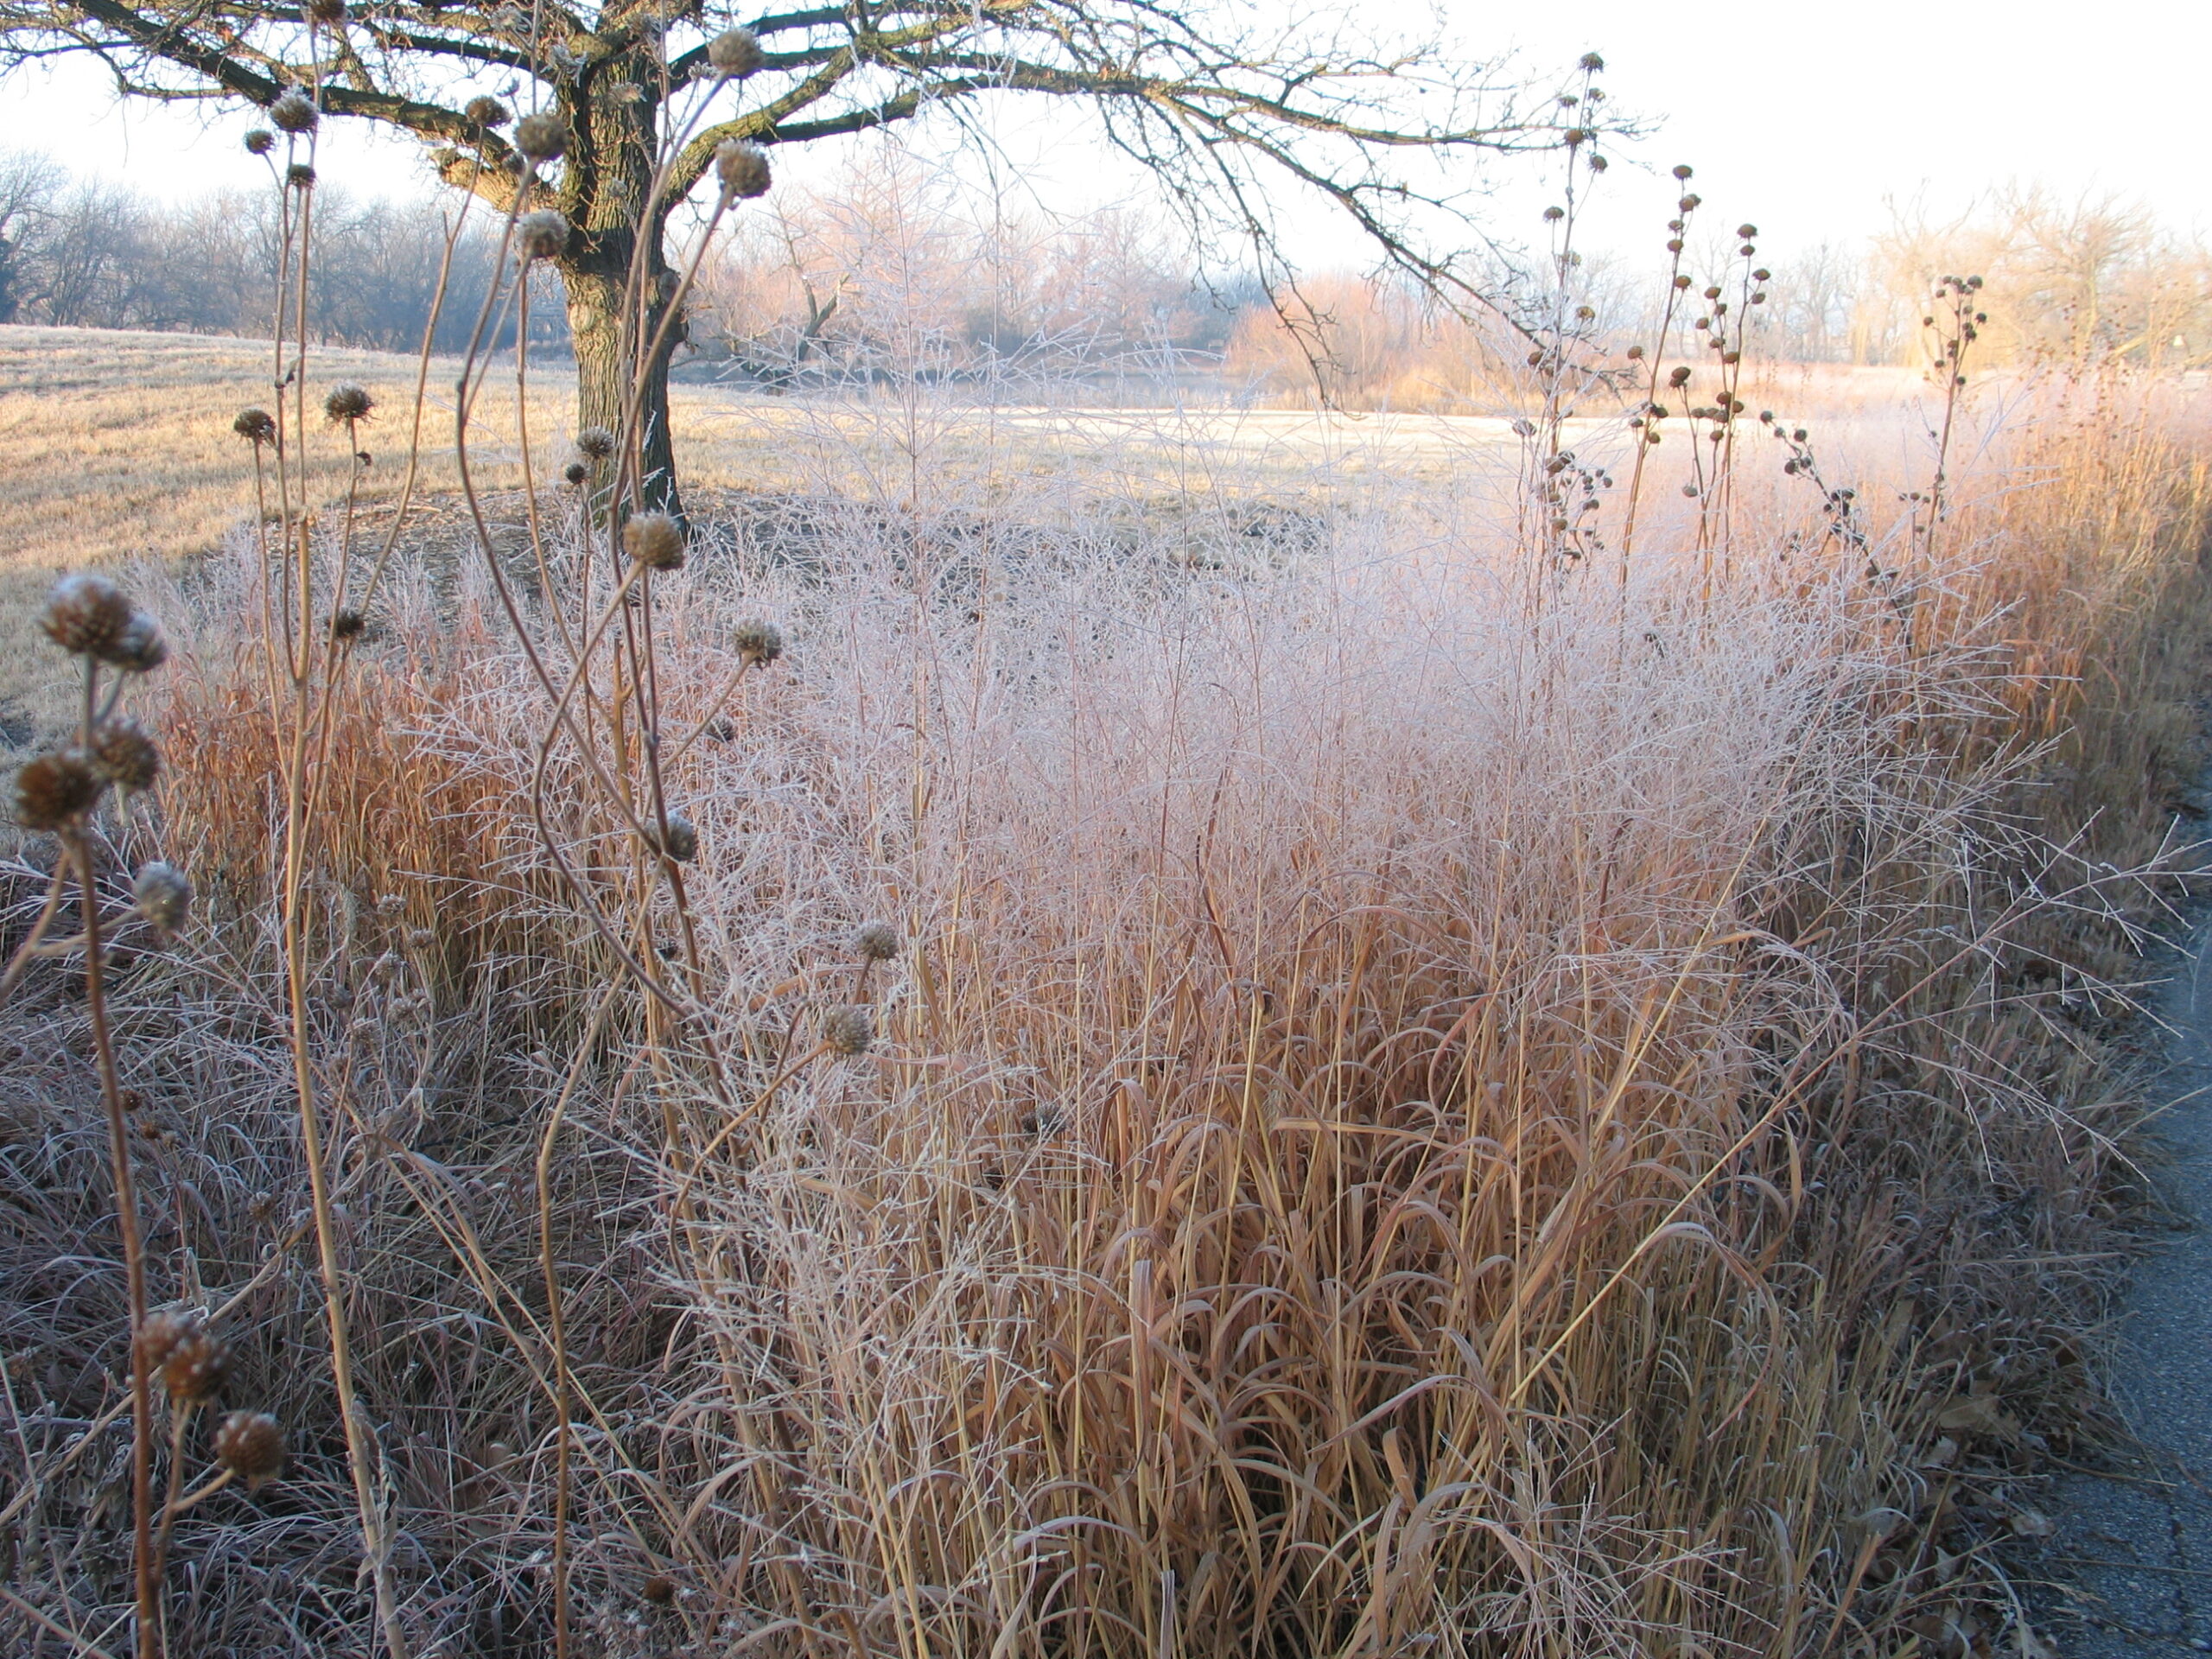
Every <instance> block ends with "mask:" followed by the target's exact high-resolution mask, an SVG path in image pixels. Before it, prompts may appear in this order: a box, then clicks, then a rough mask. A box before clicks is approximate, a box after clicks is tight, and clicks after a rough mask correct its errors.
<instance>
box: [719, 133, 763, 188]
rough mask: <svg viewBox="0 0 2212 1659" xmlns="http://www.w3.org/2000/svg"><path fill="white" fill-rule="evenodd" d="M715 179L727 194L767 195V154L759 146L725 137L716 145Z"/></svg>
mask: <svg viewBox="0 0 2212 1659" xmlns="http://www.w3.org/2000/svg"><path fill="white" fill-rule="evenodd" d="M715 177H716V178H718V179H720V180H721V185H722V194H724V195H728V196H743V197H748V198H749V197H753V196H764V195H766V194H768V185H769V173H768V157H767V155H766V152H765V151H763V150H762V149H761V148H760V146H759V145H758V144H748V143H744V142H743V141H742V140H741V139H736V138H725V139H723V140H722V142H721V143H719V144H717V145H715Z"/></svg>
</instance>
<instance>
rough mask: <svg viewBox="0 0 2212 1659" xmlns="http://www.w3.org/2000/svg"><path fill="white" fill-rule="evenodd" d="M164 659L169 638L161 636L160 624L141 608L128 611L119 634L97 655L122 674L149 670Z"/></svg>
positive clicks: (150, 671)
mask: <svg viewBox="0 0 2212 1659" xmlns="http://www.w3.org/2000/svg"><path fill="white" fill-rule="evenodd" d="M168 659H169V642H168V640H167V639H163V638H162V625H161V624H160V623H158V622H156V621H155V620H154V619H153V618H152V617H150V616H149V615H147V614H146V613H145V612H143V611H138V612H135V613H132V615H131V618H130V626H128V627H126V628H125V629H124V631H123V637H122V638H121V639H118V640H117V641H116V642H115V645H114V646H113V647H112V648H111V650H109V651H107V652H104V653H102V655H101V657H100V660H101V661H102V662H104V663H106V664H109V665H110V666H111V667H115V668H119V669H121V670H122V671H124V673H126V674H150V673H152V672H153V671H155V670H156V669H157V668H159V667H160V666H161V665H162V664H163V663H166V662H167V661H168Z"/></svg>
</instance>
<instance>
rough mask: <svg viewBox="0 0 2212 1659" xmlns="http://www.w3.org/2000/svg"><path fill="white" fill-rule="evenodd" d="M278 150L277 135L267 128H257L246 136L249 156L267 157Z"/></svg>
mask: <svg viewBox="0 0 2212 1659" xmlns="http://www.w3.org/2000/svg"><path fill="white" fill-rule="evenodd" d="M276 148H277V135H276V134H275V133H273V132H271V131H270V130H269V129H268V128H266V127H256V128H255V129H254V130H252V131H251V132H249V133H248V134H246V136H245V153H246V154H247V155H249V156H266V155H267V154H268V153H269V152H270V150H272V149H276Z"/></svg>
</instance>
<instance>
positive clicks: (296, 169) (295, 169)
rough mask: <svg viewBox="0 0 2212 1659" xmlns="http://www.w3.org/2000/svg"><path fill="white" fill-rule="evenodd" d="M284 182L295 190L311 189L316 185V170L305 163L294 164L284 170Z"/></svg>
mask: <svg viewBox="0 0 2212 1659" xmlns="http://www.w3.org/2000/svg"><path fill="white" fill-rule="evenodd" d="M284 182H285V183H287V184H289V185H290V186H291V187H292V188H294V189H295V190H307V189H310V188H313V187H314V185H315V168H311V167H309V166H308V164H307V163H306V162H293V163H292V164H291V165H290V166H289V167H288V168H285V169H284Z"/></svg>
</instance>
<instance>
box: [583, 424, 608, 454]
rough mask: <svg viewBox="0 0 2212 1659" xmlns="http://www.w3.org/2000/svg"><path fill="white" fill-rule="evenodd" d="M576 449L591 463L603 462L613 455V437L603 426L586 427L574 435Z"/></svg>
mask: <svg viewBox="0 0 2212 1659" xmlns="http://www.w3.org/2000/svg"><path fill="white" fill-rule="evenodd" d="M576 448H577V450H578V451H579V452H580V453H581V454H584V455H586V456H588V457H589V458H590V459H591V460H593V461H605V460H606V459H607V457H608V456H609V455H611V454H613V453H614V435H613V433H612V432H610V431H608V430H607V429H606V428H605V427H603V426H588V427H586V428H584V429H583V430H582V431H581V432H579V433H577V434H576Z"/></svg>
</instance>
